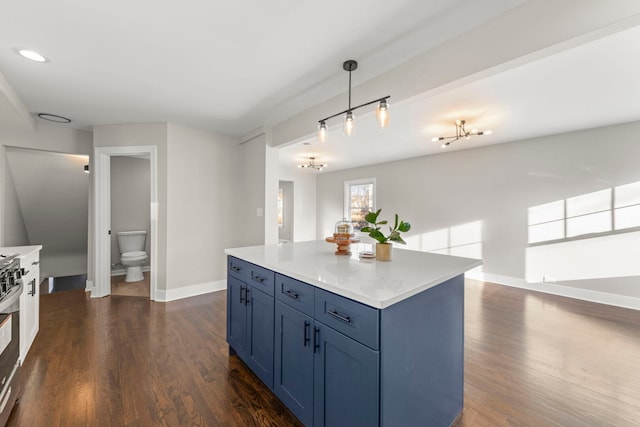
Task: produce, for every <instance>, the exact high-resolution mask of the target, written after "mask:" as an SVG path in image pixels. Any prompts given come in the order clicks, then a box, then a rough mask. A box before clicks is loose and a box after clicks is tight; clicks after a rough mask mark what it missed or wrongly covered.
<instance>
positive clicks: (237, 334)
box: [227, 276, 247, 358]
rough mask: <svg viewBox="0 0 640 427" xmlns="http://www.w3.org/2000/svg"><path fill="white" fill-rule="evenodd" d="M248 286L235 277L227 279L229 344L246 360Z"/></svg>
mask: <svg viewBox="0 0 640 427" xmlns="http://www.w3.org/2000/svg"><path fill="white" fill-rule="evenodd" d="M246 289H247V285H245V284H244V283H242V282H241V281H240V280H238V279H236V278H235V277H231V276H228V277H227V342H228V343H229V345H230V346H231V347H233V349H234V350H235V352H236V353H237V354H238V356H239V357H240V358H244V354H245V343H246V341H247V306H246V304H245V298H246Z"/></svg>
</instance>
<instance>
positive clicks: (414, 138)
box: [0, 0, 640, 173]
mask: <svg viewBox="0 0 640 427" xmlns="http://www.w3.org/2000/svg"><path fill="white" fill-rule="evenodd" d="M546 1H547V0H430V1H424V0H396V1H393V2H390V1H388V0H385V1H382V0H352V1H348V2H344V1H339V0H325V1H323V2H322V3H320V4H318V3H317V2H309V1H300V0H270V1H264V0H237V1H234V2H221V1H211V0H190V1H189V2H181V3H180V2H171V1H167V0H160V1H158V0H154V1H152V0H138V1H135V2H131V1H124V0H112V1H110V2H86V1H81V0H57V1H53V2H52V1H46V0H22V1H19V2H18V1H15V2H9V4H6V5H3V8H2V13H1V14H0V72H1V73H2V75H0V83H2V82H4V80H3V79H2V77H3V76H4V78H5V79H6V81H7V82H8V84H9V85H10V86H11V88H12V90H13V91H15V93H16V94H17V96H18V97H19V99H20V100H21V101H22V102H23V103H24V104H25V106H26V108H27V109H28V110H29V111H30V112H31V113H32V114H34V115H35V114H37V113H41V112H45V113H51V114H58V115H62V116H66V117H69V118H71V119H72V120H73V122H72V123H71V124H70V125H67V126H72V127H76V128H83V129H91V127H92V126H94V125H100V124H110V123H142V122H164V121H170V122H176V123H181V124H184V125H187V126H193V127H197V128H201V129H207V130H212V131H216V132H219V133H223V134H228V135H232V136H241V135H244V134H246V133H247V132H250V131H251V130H253V129H256V128H258V127H261V126H272V125H275V124H277V123H280V122H282V121H283V120H285V119H287V118H290V117H291V116H294V115H296V114H298V113H300V112H301V111H305V110H307V109H309V108H311V107H313V106H315V105H318V104H319V103H322V102H324V101H327V100H330V99H332V98H334V97H336V96H344V98H345V99H344V100H345V108H346V103H347V102H346V101H347V99H346V89H347V74H346V73H345V72H344V71H343V70H342V62H343V61H344V60H346V59H350V58H353V59H356V60H358V62H359V65H360V66H359V68H358V70H357V71H356V72H354V74H353V78H354V87H357V86H358V85H359V84H362V83H366V82H368V81H372V79H374V78H376V77H378V76H382V75H384V74H385V73H388V72H390V71H392V70H395V71H397V70H398V69H399V68H401V67H403V65H404V64H406V63H407V62H408V61H410V60H411V59H412V58H417V57H419V56H420V55H421V54H425V52H430V51H431V50H432V49H434V48H435V47H437V46H443V45H444V44H445V43H448V42H450V41H452V40H457V41H458V43H457V45H458V46H460V45H462V44H461V43H460V40H464V44H463V45H464V46H465V49H464V51H455V52H452V53H451V55H470V54H473V53H475V51H473V48H474V40H473V39H472V38H471V37H470V36H468V34H470V31H472V30H474V28H484V29H486V31H489V32H490V31H491V29H492V28H493V27H492V25H493V24H494V23H495V22H496V21H497V20H502V21H501V22H502V23H503V24H504V22H505V21H508V22H509V24H510V25H511V26H510V28H512V29H513V30H512V31H513V40H509V41H505V43H504V44H503V45H499V46H496V49H507V50H508V49H509V45H511V46H513V45H515V44H518V42H519V40H518V37H524V38H525V40H524V41H525V42H526V40H527V38H530V37H537V38H541V39H544V43H541V46H554V44H556V43H559V42H561V41H563V39H562V38H561V37H560V38H557V39H554V38H553V37H558V36H561V34H554V35H550V34H551V33H550V32H546V31H545V27H544V25H539V24H542V23H538V22H537V21H536V19H540V17H541V16H545V14H546V13H551V12H550V6H549V5H547V4H546ZM586 3H589V4H593V5H595V4H599V3H598V2H596V1H595V0H594V1H590V2H584V3H577V2H576V1H566V2H562V3H558V2H556V3H554V5H553V9H552V11H553V14H554V16H560V17H565V18H562V19H568V17H570V19H572V20H573V22H574V23H575V22H580V20H581V19H582V20H584V21H585V22H586V21H589V22H591V21H592V20H593V16H592V15H594V14H598V13H603V10H602V6H601V5H600V6H598V7H593V6H592V8H589V7H587V6H584V7H581V8H580V9H579V10H576V4H580V5H581V6H582V5H584V4H586ZM529 5H535V6H536V7H535V8H533V9H532V10H537V11H538V12H537V13H539V14H540V16H538V18H535V19H534V18H533V17H529V16H524V17H523V14H522V13H520V14H516V15H517V16H519V17H520V19H521V20H522V19H525V20H526V22H525V21H513V22H512V21H510V19H511V18H512V17H513V14H512V13H511V12H514V11H518V10H522V9H523V8H526V7H527V6H529ZM609 5H610V6H609ZM607 6H609V9H608V10H615V9H614V8H618V9H619V11H618V12H615V13H612V14H611V17H614V16H617V17H618V18H617V19H621V17H627V18H629V19H632V18H633V17H637V15H634V14H637V12H638V6H637V4H636V0H616V1H615V2H611V3H607ZM526 10H529V9H526ZM548 10H549V12H547V11H548ZM612 19H613V18H612ZM605 21H606V19H604V20H603V22H605ZM638 21H640V20H639V19H636V22H638ZM562 22H564V21H562ZM613 22H615V20H613V21H609V23H613ZM635 25H637V23H636V24H635ZM524 26H526V27H527V29H528V30H527V31H519V29H521V28H523V27H524ZM586 27H588V25H587V26H586ZM586 27H585V28H586ZM622 27H624V28H629V27H632V28H631V29H628V30H625V31H622V32H619V33H615V32H613V31H609V32H607V34H611V33H613V34H612V35H608V36H605V37H603V35H599V36H598V37H600V38H598V37H591V38H589V40H592V41H590V42H588V43H586V44H584V41H580V42H579V43H578V42H576V43H574V44H572V46H573V47H572V48H571V49H569V50H564V51H561V50H562V49H565V48H566V47H563V48H562V49H558V50H555V52H556V53H555V54H553V55H551V56H550V55H549V53H545V54H540V55H539V58H541V59H538V60H535V61H533V60H528V63H524V62H526V61H522V62H520V63H521V64H522V63H524V65H520V66H517V67H516V66H515V65H513V64H506V65H505V64H503V65H504V66H498V67H493V68H492V69H491V70H489V71H488V72H486V73H484V74H483V76H482V78H480V77H478V76H467V77H466V78H464V79H463V80H459V81H453V82H449V83H448V84H446V86H440V87H437V88H435V89H433V90H431V91H430V92H429V93H420V94H416V95H415V96H413V97H412V98H409V99H401V98H402V97H397V96H396V97H394V90H393V89H394V88H385V87H380V88H379V89H380V91H381V92H380V93H381V94H383V95H384V94H389V95H391V100H390V102H391V104H392V107H391V127H390V128H389V129H386V130H384V131H380V130H378V129H376V128H375V127H374V125H373V117H372V112H371V111H372V109H373V108H371V109H364V108H363V109H362V110H358V111H357V112H356V115H357V134H356V136H355V137H352V138H350V139H349V140H346V139H345V138H344V137H343V136H342V135H341V129H340V123H339V122H340V120H339V119H333V120H332V121H331V122H330V123H329V124H330V125H331V126H332V132H331V135H330V140H331V141H330V143H329V144H326V145H325V146H318V145H317V144H315V142H314V141H313V143H312V144H310V145H308V146H303V145H302V144H297V145H291V146H289V147H285V148H283V149H281V150H280V154H281V165H282V166H284V167H287V168H295V165H296V164H297V163H299V162H301V161H302V160H304V158H305V157H309V156H312V155H315V157H318V158H319V161H320V162H322V163H329V165H330V167H329V168H327V169H326V171H327V172H329V171H332V170H338V169H343V168H349V167H355V166H360V165H365V164H372V163H380V162H383V161H389V160H396V159H402V158H408V157H414V156H419V155H425V154H433V153H440V152H442V150H441V149H440V147H439V146H440V144H438V143H433V142H431V138H432V137H433V136H439V135H450V134H452V133H454V131H455V129H454V125H453V122H454V120H455V119H457V118H461V119H465V120H467V122H468V127H469V128H478V129H492V130H493V132H494V133H493V135H491V136H483V137H477V138H473V139H470V140H468V141H459V142H456V143H454V144H453V145H452V146H451V147H450V148H449V150H457V149H466V148H471V147H478V146H480V145H483V144H493V143H502V142H508V141H514V140H520V139H524V138H530V137H535V136H542V135H548V134H553V133H558V132H566V131H572V130H578V129H585V128H592V127H596V126H603V125H607V124H614V123H621V122H626V121H632V120H640V112H639V109H640V103H638V102H635V101H636V99H638V95H640V89H639V83H638V80H637V79H636V77H635V76H637V75H640V55H637V47H638V46H640V34H639V30H638V28H636V27H633V25H626V26H624V25H623V26H622ZM622 27H621V28H622ZM603 34H604V33H603ZM465 37H466V38H465ZM594 39H595V40H594ZM585 40H586V39H585ZM581 43H582V44H581ZM569 44H571V43H568V44H567V45H569ZM466 46H468V48H466ZM556 46H557V45H556ZM19 48H29V49H34V50H37V51H39V52H40V53H41V54H43V55H44V56H46V57H47V58H48V59H49V62H47V63H45V64H38V63H34V62H30V61H28V60H25V59H24V58H22V57H20V56H18V55H17V54H16V53H15V51H16V49H19ZM484 48H486V46H485V47H484ZM472 56H473V55H472ZM532 56H535V55H532ZM505 57H508V55H506V56H505ZM474 60H476V61H477V60H478V58H477V57H475V56H474ZM450 68H451V67H450ZM498 69H499V70H498ZM450 71H455V70H450ZM498 71H499V72H498ZM1 89H2V85H0V92H2V90H1ZM5 92H6V91H5ZM378 96H379V95H378ZM404 96H405V97H406V96H407V95H406V94H405V95H404ZM364 101H366V100H361V99H355V100H354V104H357V103H361V102H364ZM0 107H2V103H1V102H0ZM2 112H3V111H2V110H1V109H0V113H2ZM319 118H320V117H318V119H319ZM6 123H10V120H9V121H6V120H4V114H2V117H0V128H1V127H3V126H4V125H5V124H6ZM0 130H1V129H0ZM309 173H313V172H312V171H309Z"/></svg>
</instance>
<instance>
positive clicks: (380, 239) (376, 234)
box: [369, 230, 389, 243]
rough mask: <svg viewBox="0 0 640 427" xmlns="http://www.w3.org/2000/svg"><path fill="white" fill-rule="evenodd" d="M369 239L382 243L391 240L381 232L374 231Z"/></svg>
mask: <svg viewBox="0 0 640 427" xmlns="http://www.w3.org/2000/svg"><path fill="white" fill-rule="evenodd" d="M369 237H372V238H374V239H376V240H377V241H378V242H380V243H384V242H386V241H387V240H389V239H388V238H386V237H384V234H382V233H381V232H380V230H373V231H372V232H371V233H369Z"/></svg>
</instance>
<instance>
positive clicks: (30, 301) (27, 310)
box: [20, 253, 40, 362]
mask: <svg viewBox="0 0 640 427" xmlns="http://www.w3.org/2000/svg"><path fill="white" fill-rule="evenodd" d="M38 255H39V253H35V254H33V255H30V256H28V257H25V258H24V259H21V260H20V266H21V267H22V268H24V269H25V271H26V272H28V273H27V274H26V275H25V276H23V277H22V281H23V286H24V289H23V291H22V295H20V360H21V361H22V362H24V359H25V358H26V357H27V353H28V352H29V349H30V348H31V344H33V340H34V339H35V338H36V335H38V330H39V329H40V289H39V288H40V286H39V281H40V280H39V278H40V266H39V265H38V264H39V261H38V258H39V257H38Z"/></svg>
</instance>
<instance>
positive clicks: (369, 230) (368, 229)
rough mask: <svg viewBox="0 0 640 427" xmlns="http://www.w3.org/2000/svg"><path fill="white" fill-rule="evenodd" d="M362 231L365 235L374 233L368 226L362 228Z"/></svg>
mask: <svg viewBox="0 0 640 427" xmlns="http://www.w3.org/2000/svg"><path fill="white" fill-rule="evenodd" d="M360 231H362V232H363V233H369V232H371V231H373V228H371V227H368V226H367V227H362V228H361V229H360Z"/></svg>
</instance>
